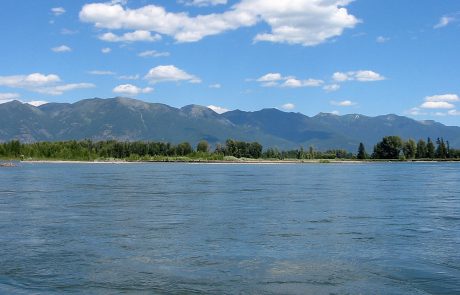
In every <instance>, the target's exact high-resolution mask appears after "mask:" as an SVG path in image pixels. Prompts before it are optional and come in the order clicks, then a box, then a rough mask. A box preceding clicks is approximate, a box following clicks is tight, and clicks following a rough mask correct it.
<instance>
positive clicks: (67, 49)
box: [51, 45, 72, 53]
mask: <svg viewBox="0 0 460 295" xmlns="http://www.w3.org/2000/svg"><path fill="white" fill-rule="evenodd" d="M51 50H52V51H54V52H57V53H62V52H70V51H72V48H70V47H69V46H67V45H61V46H57V47H53V48H51Z"/></svg>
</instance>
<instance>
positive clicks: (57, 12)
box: [51, 7, 65, 16]
mask: <svg viewBox="0 0 460 295" xmlns="http://www.w3.org/2000/svg"><path fill="white" fill-rule="evenodd" d="M51 13H52V14H54V15H55V16H59V15H62V14H64V13H65V9H64V8H63V7H54V8H51Z"/></svg>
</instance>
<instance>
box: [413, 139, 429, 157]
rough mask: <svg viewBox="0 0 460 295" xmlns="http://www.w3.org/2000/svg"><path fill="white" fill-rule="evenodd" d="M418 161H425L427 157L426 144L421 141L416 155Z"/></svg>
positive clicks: (418, 143)
mask: <svg viewBox="0 0 460 295" xmlns="http://www.w3.org/2000/svg"><path fill="white" fill-rule="evenodd" d="M415 157H416V158H417V159H423V158H426V157H427V150H426V142H425V141H424V140H423V139H420V140H419V141H418V142H417V152H416V153H415Z"/></svg>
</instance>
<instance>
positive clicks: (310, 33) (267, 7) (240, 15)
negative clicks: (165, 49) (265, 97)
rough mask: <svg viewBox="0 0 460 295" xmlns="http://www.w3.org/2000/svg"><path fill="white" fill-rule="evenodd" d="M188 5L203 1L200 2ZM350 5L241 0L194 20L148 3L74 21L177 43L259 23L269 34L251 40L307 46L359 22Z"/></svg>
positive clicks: (324, 0)
mask: <svg viewBox="0 0 460 295" xmlns="http://www.w3.org/2000/svg"><path fill="white" fill-rule="evenodd" d="M193 2H196V3H198V2H202V3H204V2H203V0H201V1H199V0H198V1H196V0H195V1H193ZM193 2H192V3H193ZM205 2H208V3H210V2H214V3H215V2H216V0H214V1H209V0H207V1H205ZM350 2H352V0H285V1H267V0H241V1H240V2H239V3H236V4H235V5H233V6H232V7H231V8H230V9H228V10H226V11H224V12H222V13H211V14H205V15H196V16H190V15H189V14H188V13H185V12H168V11H166V9H165V8H164V7H162V6H157V5H153V4H152V5H147V6H144V7H140V8H137V9H130V8H125V7H124V6H123V5H121V4H114V3H90V4H86V5H84V6H83V7H82V9H81V11H80V20H81V21H83V22H87V23H93V24H94V25H95V26H96V27H97V28H105V29H112V30H114V29H124V30H145V31H150V32H156V33H159V34H163V35H168V36H171V37H173V38H174V39H176V41H178V42H195V41H199V40H201V39H203V38H204V37H206V36H212V35H218V34H221V33H223V32H226V31H229V30H236V29H238V28H241V27H251V26H254V25H256V24H258V23H261V22H264V23H266V24H268V26H269V27H270V30H269V32H262V33H259V34H257V35H256V36H255V37H254V41H268V42H277V43H288V44H301V45H304V46H313V45H317V44H320V43H323V42H325V41H327V40H328V39H330V38H333V37H337V36H340V35H341V34H342V33H343V31H344V30H345V29H348V28H354V27H355V26H356V25H357V24H358V23H359V20H358V19H356V17H354V16H353V15H351V14H349V13H348V11H347V9H346V8H345V6H347V5H348V4H349V3H350ZM112 37H113V36H112Z"/></svg>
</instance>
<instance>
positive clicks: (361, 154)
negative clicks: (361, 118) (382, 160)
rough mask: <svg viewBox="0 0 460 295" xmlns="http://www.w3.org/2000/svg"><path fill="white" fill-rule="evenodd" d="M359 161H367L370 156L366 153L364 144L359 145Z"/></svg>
mask: <svg viewBox="0 0 460 295" xmlns="http://www.w3.org/2000/svg"><path fill="white" fill-rule="evenodd" d="M356 157H357V158H358V159H359V160H365V159H367V158H368V155H367V153H366V148H365V147H364V144H363V143H362V142H360V143H359V147H358V155H357V156H356Z"/></svg>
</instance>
